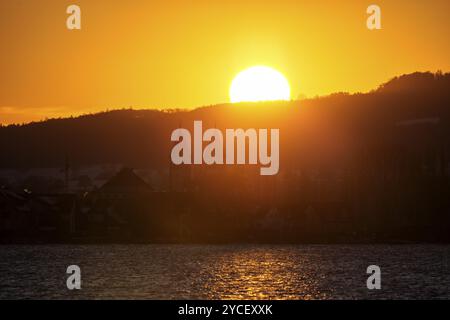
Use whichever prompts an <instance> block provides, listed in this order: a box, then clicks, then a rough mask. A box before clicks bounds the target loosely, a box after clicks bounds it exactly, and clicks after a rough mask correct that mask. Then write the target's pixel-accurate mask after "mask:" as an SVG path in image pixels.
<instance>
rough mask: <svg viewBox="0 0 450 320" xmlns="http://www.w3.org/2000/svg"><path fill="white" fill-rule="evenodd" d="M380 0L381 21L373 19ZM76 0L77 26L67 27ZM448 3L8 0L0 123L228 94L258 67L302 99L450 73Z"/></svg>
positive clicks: (2, 11) (2, 23)
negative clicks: (408, 76) (370, 24)
mask: <svg viewBox="0 0 450 320" xmlns="http://www.w3.org/2000/svg"><path fill="white" fill-rule="evenodd" d="M372 3H376V4H378V5H379V6H380V7H381V11H382V28H383V29H382V30H376V31H370V30H368V29H367V28H366V18H367V14H366V8H367V6H368V5H369V4H372ZM69 4H78V5H79V6H80V7H81V10H82V30H80V31H69V30H67V29H66V24H65V22H66V18H67V14H66V13H65V11H66V7H67V6H68V5H69ZM448 12H450V1H448V0H440V1H439V0H438V1H412V0H395V1H378V0H377V1H360V0H354V1H331V0H330V1H322V0H320V1H306V0H305V1H301V0H292V1H288V0H276V1H275V0H274V1H269V0H264V1H262V0H257V1H253V0H252V1H245V0H227V1H210V0H209V1H196V0H191V1H173V0H172V1H170V0H164V1H148V0H127V1H108V0H79V1H75V0H73V1H69V0H8V1H7V0H2V1H1V2H0V44H1V50H0V57H1V58H0V123H4V124H5V123H12V122H23V121H30V120H37V119H42V118H44V117H47V116H48V117H53V116H67V115H77V114H80V113H83V112H95V111H100V110H105V109H107V108H108V109H114V108H122V107H130V106H133V107H135V108H143V107H155V108H175V107H181V108H184V107H196V106H202V105H209V104H215V103H221V102H227V101H228V100H229V97H228V93H229V87H230V83H231V81H232V79H233V78H234V77H235V75H236V74H237V73H239V72H240V71H242V70H243V69H246V68H248V67H250V66H253V65H266V66H270V67H272V68H275V69H276V70H278V71H280V72H281V73H282V74H283V75H284V76H285V77H286V78H287V79H288V80H289V83H290V85H291V95H292V97H294V98H297V97H299V96H300V95H302V96H303V95H305V96H309V97H311V96H315V95H323V94H328V93H332V92H336V91H349V92H357V91H368V90H371V89H373V88H375V87H376V86H377V85H378V84H380V83H382V82H385V81H387V80H388V79H390V78H391V77H393V76H395V75H400V74H403V73H410V72H414V71H428V70H430V71H436V70H438V69H441V70H443V71H449V70H450V61H449V60H450V41H448V39H450V24H449V22H448V17H447V15H448Z"/></svg>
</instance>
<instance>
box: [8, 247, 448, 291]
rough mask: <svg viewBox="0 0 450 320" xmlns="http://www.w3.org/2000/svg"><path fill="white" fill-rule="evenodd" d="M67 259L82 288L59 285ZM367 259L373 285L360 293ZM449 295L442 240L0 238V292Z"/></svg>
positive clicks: (445, 253)
mask: <svg viewBox="0 0 450 320" xmlns="http://www.w3.org/2000/svg"><path fill="white" fill-rule="evenodd" d="M69 265H78V266H79V267H80V268H81V278H82V289H81V290H74V291H70V290H68V289H67V287H66V279H67V277H68V276H69V275H68V274H66V269H67V267H68V266H69ZM369 265H378V266H379V267H380V268H381V284H382V288H381V290H368V289H367V287H366V280H367V277H368V276H369V275H368V274H366V270H367V267H368V266H369ZM387 298H389V299H413V298H414V299H450V246H448V245H3V246H0V299H387Z"/></svg>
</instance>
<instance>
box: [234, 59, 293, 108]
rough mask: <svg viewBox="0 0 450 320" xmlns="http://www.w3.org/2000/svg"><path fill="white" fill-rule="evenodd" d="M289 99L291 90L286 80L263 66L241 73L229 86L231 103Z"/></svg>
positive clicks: (276, 72) (278, 73) (273, 70)
mask: <svg viewBox="0 0 450 320" xmlns="http://www.w3.org/2000/svg"><path fill="white" fill-rule="evenodd" d="M290 98H291V88H290V86H289V82H288V81H287V80H286V78H285V77H284V76H283V75H282V74H281V73H280V72H278V71H277V70H275V69H272V68H269V67H265V66H255V67H251V68H248V69H245V70H243V71H241V72H240V73H238V75H237V76H236V77H235V78H234V79H233V81H232V82H231V86H230V100H231V102H232V103H235V102H244V101H250V102H256V101H273V100H289V99H290Z"/></svg>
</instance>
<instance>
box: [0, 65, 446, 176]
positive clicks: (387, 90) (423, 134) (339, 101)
mask: <svg viewBox="0 0 450 320" xmlns="http://www.w3.org/2000/svg"><path fill="white" fill-rule="evenodd" d="M194 120H203V127H204V128H205V129H206V128H209V127H217V128H219V129H224V128H279V129H280V137H281V147H280V150H281V155H282V160H281V161H282V163H283V161H284V163H289V164H290V165H294V166H295V164H296V163H300V162H301V163H302V164H305V163H307V162H308V161H311V162H314V161H316V162H317V161H319V162H320V161H322V160H323V159H329V160H330V161H331V159H332V160H333V161H339V160H342V161H345V160H346V159H349V158H351V157H353V156H355V155H357V154H359V153H360V152H361V150H364V149H367V148H369V149H370V148H376V147H378V146H382V147H383V148H400V149H401V148H415V147H417V148H419V149H421V148H422V149H423V150H425V149H426V148H433V147H436V148H442V147H445V148H448V146H449V137H450V134H449V133H450V122H449V120H450V74H449V73H446V74H442V73H437V74H433V73H413V74H409V75H402V76H400V77H396V78H394V79H392V80H391V81H389V82H387V83H385V84H382V85H381V86H380V87H379V88H378V89H376V90H373V91H371V92H369V93H364V94H346V93H336V94H332V95H329V96H325V97H318V98H314V99H307V100H301V101H291V102H270V103H269V102H267V103H242V104H237V105H230V104H223V105H215V106H209V107H201V108H198V109H195V110H192V111H157V110H131V109H129V110H116V111H110V112H102V113H98V114H92V115H84V116H80V117H77V118H65V119H51V120H46V121H43V122H36V123H30V124H25V125H11V126H6V127H5V126H4V127H0V168H3V169H4V168H36V167H63V166H64V162H65V159H66V158H69V159H70V161H71V163H72V164H76V165H80V166H82V165H95V164H104V163H121V164H125V165H128V166H132V167H146V168H152V167H154V168H161V167H167V166H168V165H169V157H170V148H171V146H172V143H171V142H170V134H171V132H172V131H173V130H174V129H175V128H178V127H184V128H188V129H190V130H192V126H193V121H194ZM400 149H399V150H400ZM373 150H375V149H373Z"/></svg>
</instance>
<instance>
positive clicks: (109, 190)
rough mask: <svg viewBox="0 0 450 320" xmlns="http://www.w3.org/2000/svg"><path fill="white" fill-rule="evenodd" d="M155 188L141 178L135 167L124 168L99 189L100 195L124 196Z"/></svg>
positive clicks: (150, 190)
mask: <svg viewBox="0 0 450 320" xmlns="http://www.w3.org/2000/svg"><path fill="white" fill-rule="evenodd" d="M152 191H153V188H152V187H151V186H150V185H149V184H148V183H147V182H145V181H144V180H143V179H142V178H140V177H139V176H138V175H137V174H136V173H135V172H134V170H133V169H131V168H122V169H121V170H120V171H119V172H118V173H117V174H116V175H115V176H113V177H112V178H111V179H110V180H109V181H107V182H106V183H105V184H104V185H103V186H101V187H100V188H99V189H98V190H97V194H98V195H102V196H107V197H113V198H117V197H119V198H120V197H123V196H131V195H139V194H143V193H148V192H152Z"/></svg>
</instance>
